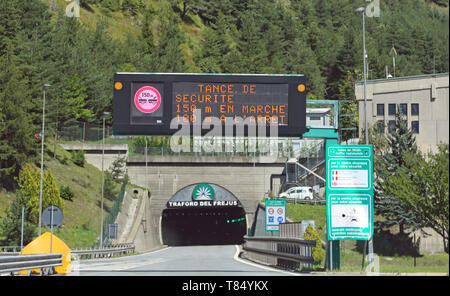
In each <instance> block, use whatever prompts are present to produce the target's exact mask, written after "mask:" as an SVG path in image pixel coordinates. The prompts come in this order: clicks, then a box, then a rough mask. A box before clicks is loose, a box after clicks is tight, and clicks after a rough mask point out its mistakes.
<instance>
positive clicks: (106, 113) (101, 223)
mask: <svg viewBox="0 0 450 296" xmlns="http://www.w3.org/2000/svg"><path fill="white" fill-rule="evenodd" d="M108 114H109V112H103V136H102V199H101V206H100V208H101V210H100V247H103V195H104V186H105V172H104V169H103V166H104V158H105V117H106V116H107V115H108Z"/></svg>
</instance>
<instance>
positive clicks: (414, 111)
mask: <svg viewBox="0 0 450 296" xmlns="http://www.w3.org/2000/svg"><path fill="white" fill-rule="evenodd" d="M411 115H414V116H418V115H419V104H411Z"/></svg>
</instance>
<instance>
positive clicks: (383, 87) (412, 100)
mask: <svg viewBox="0 0 450 296" xmlns="http://www.w3.org/2000/svg"><path fill="white" fill-rule="evenodd" d="M448 89H449V79H448V73H441V74H430V75H421V76H410V77H396V78H387V79H376V80H369V81H367V122H368V124H369V126H370V125H374V124H376V125H377V126H378V127H382V126H383V125H382V124H384V127H387V128H389V127H390V126H392V125H393V124H395V113H396V112H397V110H398V111H401V112H402V113H403V114H404V115H406V120H407V122H408V127H409V128H410V129H412V130H413V132H414V133H415V136H416V143H417V147H418V148H419V149H420V150H421V151H422V152H424V153H427V152H429V151H432V152H436V151H437V145H438V144H439V143H441V142H444V143H448V142H449V93H448V92H449V90H448ZM355 95H356V99H357V101H358V106H359V107H358V108H359V131H360V135H361V134H362V133H363V131H364V83H363V82H362V81H361V82H357V83H356V85H355Z"/></svg>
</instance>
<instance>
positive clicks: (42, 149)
mask: <svg viewBox="0 0 450 296" xmlns="http://www.w3.org/2000/svg"><path fill="white" fill-rule="evenodd" d="M50 86H51V85H50V84H47V83H46V84H44V85H43V100H42V132H41V185H40V188H39V227H38V236H40V235H41V224H42V222H41V217H42V179H43V176H44V128H45V88H46V87H50Z"/></svg>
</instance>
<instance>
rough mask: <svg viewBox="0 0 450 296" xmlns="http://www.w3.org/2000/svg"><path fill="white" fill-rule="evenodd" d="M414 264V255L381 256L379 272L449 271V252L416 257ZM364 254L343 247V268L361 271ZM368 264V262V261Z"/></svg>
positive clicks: (349, 270)
mask: <svg viewBox="0 0 450 296" xmlns="http://www.w3.org/2000/svg"><path fill="white" fill-rule="evenodd" d="M415 259H416V266H414V257H413V256H379V257H378V260H379V261H378V262H379V272H382V273H425V272H430V273H433V272H435V273H447V274H448V272H449V255H448V254H426V255H423V256H419V257H416V258H415ZM361 264H362V254H361V253H359V252H356V251H354V250H351V249H343V248H342V247H341V270H340V271H344V272H345V271H347V272H360V271H361ZM366 266H367V262H366Z"/></svg>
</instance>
